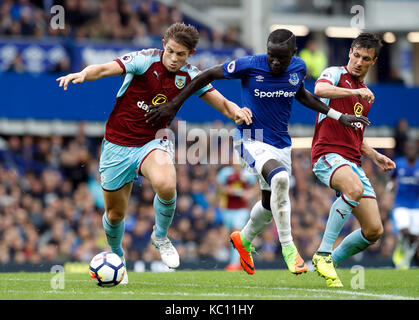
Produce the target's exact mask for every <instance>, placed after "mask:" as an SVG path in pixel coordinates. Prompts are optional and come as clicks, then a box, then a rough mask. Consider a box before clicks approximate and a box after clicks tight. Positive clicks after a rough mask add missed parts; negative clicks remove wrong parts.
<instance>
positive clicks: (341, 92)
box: [314, 82, 356, 99]
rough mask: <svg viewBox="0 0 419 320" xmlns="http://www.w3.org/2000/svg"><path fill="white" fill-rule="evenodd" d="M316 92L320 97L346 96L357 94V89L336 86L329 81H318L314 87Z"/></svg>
mask: <svg viewBox="0 0 419 320" xmlns="http://www.w3.org/2000/svg"><path fill="white" fill-rule="evenodd" d="M314 94H315V95H316V96H318V97H320V98H328V99H335V98H345V97H350V96H354V95H356V94H355V90H352V89H347V88H341V87H336V86H334V85H332V84H330V83H327V82H318V83H317V84H316V86H315V87H314Z"/></svg>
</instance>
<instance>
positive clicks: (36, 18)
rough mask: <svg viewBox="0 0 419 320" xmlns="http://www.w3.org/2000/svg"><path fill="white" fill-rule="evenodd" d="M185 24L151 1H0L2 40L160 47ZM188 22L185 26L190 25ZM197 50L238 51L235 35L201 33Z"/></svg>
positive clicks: (234, 32) (233, 30) (174, 13)
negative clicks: (59, 23) (57, 13)
mask: <svg viewBox="0 0 419 320" xmlns="http://www.w3.org/2000/svg"><path fill="white" fill-rule="evenodd" d="M54 5H61V6H63V8H64V9H65V27H64V28H63V29H60V28H59V29H53V28H52V27H51V25H50V20H51V16H53V15H54V14H52V13H51V12H50V10H51V8H52V7H53V6H54ZM185 20H186V21H187V20H188V18H187V17H185V16H184V15H183V13H182V12H181V11H180V10H179V8H178V7H177V6H176V5H173V6H170V5H165V4H163V3H161V2H158V1H153V0H142V1H134V0H0V35H5V36H26V37H32V38H35V39H40V40H43V39H48V38H56V37H70V38H74V39H91V40H107V41H109V40H118V41H124V40H129V41H132V42H133V43H134V44H135V45H138V46H145V47H147V46H150V45H153V44H154V42H153V41H161V37H162V35H163V34H164V33H165V31H166V29H167V28H168V27H169V26H170V25H171V24H173V23H175V22H182V21H185ZM191 22H192V21H190V22H189V23H191ZM199 29H200V30H199V31H200V37H201V38H200V41H199V46H200V47H213V48H217V47H218V48H221V47H223V48H224V47H226V46H229V45H232V46H236V45H238V44H239V43H238V41H237V29H236V28H234V27H231V28H229V29H228V30H227V31H226V32H225V33H224V34H223V33H221V32H219V31H217V30H214V29H209V28H205V27H202V28H199Z"/></svg>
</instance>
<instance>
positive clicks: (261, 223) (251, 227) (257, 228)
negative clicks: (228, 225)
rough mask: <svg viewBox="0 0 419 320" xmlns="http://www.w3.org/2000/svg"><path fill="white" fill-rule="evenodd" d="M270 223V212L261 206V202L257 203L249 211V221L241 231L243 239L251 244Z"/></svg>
mask: <svg viewBox="0 0 419 320" xmlns="http://www.w3.org/2000/svg"><path fill="white" fill-rule="evenodd" d="M271 221H272V212H271V211H269V210H266V209H265V208H264V207H263V206H262V201H260V200H259V201H258V202H256V203H255V205H254V206H253V208H252V210H251V211H250V219H249V221H248V222H247V224H246V225H245V227H244V228H243V229H242V235H243V237H244V238H245V239H246V240H247V241H249V242H252V241H253V239H254V238H255V237H256V236H257V235H258V234H260V233H261V232H262V231H263V230H265V228H266V227H267V226H268V225H269V224H270V223H271Z"/></svg>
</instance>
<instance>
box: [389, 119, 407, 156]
mask: <svg viewBox="0 0 419 320" xmlns="http://www.w3.org/2000/svg"><path fill="white" fill-rule="evenodd" d="M408 132H409V122H408V121H407V119H405V118H401V119H399V121H397V125H396V128H395V129H394V136H393V137H394V142H395V146H394V158H399V157H402V156H404V155H405V144H406V141H407V140H409V136H408Z"/></svg>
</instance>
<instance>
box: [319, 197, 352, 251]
mask: <svg viewBox="0 0 419 320" xmlns="http://www.w3.org/2000/svg"><path fill="white" fill-rule="evenodd" d="M358 204H359V202H357V201H354V200H349V199H348V198H347V197H345V196H344V195H342V196H340V197H339V198H337V199H336V201H335V202H333V205H332V207H331V208H330V212H329V218H328V219H327V224H326V229H325V231H324V235H323V239H322V242H321V244H320V247H319V249H318V250H317V251H318V252H329V253H331V252H332V249H333V244H334V243H335V241H336V239H337V238H338V236H339V233H340V232H341V231H342V228H343V226H344V225H345V222H346V220H348V218H349V216H350V215H351V213H352V209H353V208H355V207H356V206H357V205H358Z"/></svg>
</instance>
